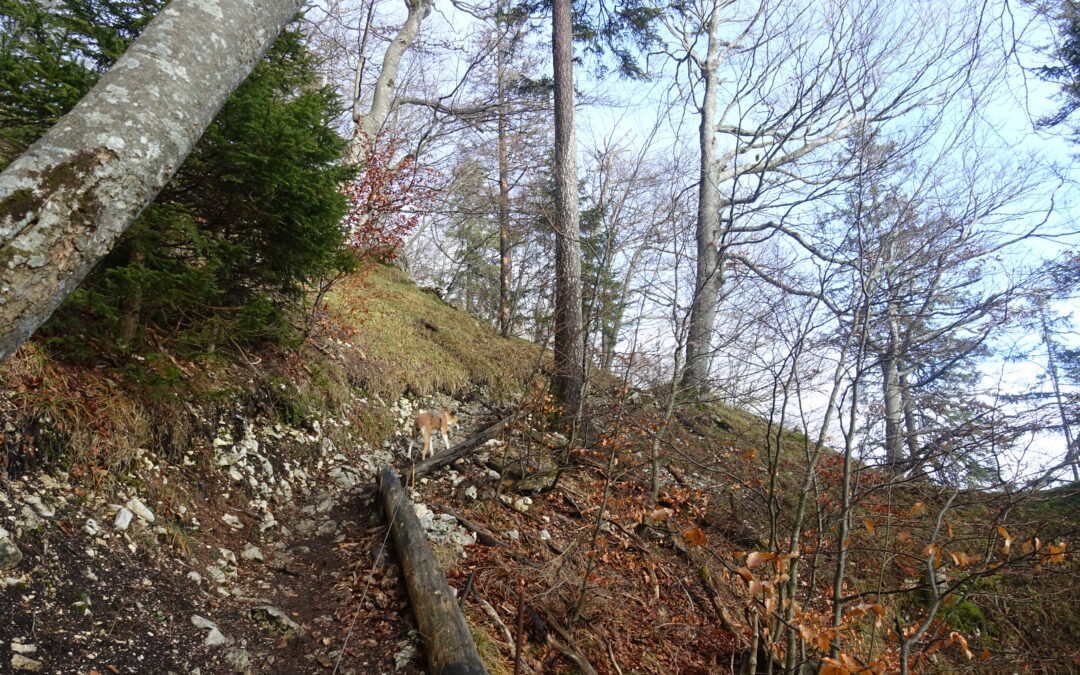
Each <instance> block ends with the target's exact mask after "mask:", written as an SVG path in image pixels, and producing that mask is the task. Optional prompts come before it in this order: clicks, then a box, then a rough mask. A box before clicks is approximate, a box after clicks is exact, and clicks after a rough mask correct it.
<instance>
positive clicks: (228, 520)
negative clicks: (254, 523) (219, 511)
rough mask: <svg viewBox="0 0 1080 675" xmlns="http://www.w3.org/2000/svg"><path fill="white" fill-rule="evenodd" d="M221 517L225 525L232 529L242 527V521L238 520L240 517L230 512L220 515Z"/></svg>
mask: <svg viewBox="0 0 1080 675" xmlns="http://www.w3.org/2000/svg"><path fill="white" fill-rule="evenodd" d="M221 519H222V520H224V521H225V524H226V525H228V526H229V527H231V528H233V529H236V530H240V529H243V527H244V523H242V522H240V519H239V518H237V517H236V516H234V515H233V514H231V513H226V514H225V515H223V516H222V517H221Z"/></svg>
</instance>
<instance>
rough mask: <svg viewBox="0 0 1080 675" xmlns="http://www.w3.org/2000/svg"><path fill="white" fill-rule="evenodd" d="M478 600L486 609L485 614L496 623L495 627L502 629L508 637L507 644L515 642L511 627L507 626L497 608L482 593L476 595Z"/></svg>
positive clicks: (505, 636) (504, 635)
mask: <svg viewBox="0 0 1080 675" xmlns="http://www.w3.org/2000/svg"><path fill="white" fill-rule="evenodd" d="M476 602H477V603H478V604H479V605H480V607H481V608H482V609H483V610H484V614H487V615H488V618H490V619H491V622H492V623H494V624H495V627H496V628H498V629H499V630H500V631H502V634H503V637H504V638H506V644H507V645H512V644H514V636H513V635H512V634H511V633H510V629H509V628H507V627H506V624H505V623H503V620H502V619H500V618H499V613H498V612H496V611H495V608H494V607H492V606H491V603H490V602H488V601H487V600H485V599H484V598H483V597H481V596H480V595H477V596H476Z"/></svg>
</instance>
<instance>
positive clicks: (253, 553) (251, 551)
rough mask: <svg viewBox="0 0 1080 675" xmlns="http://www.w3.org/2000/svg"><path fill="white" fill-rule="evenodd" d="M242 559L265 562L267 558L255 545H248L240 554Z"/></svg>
mask: <svg viewBox="0 0 1080 675" xmlns="http://www.w3.org/2000/svg"><path fill="white" fill-rule="evenodd" d="M240 557H241V558H243V559H244V560H256V561H258V562H263V561H264V560H266V558H264V557H263V553H262V551H260V550H259V547H258V546H256V545H254V544H247V545H245V546H244V550H243V551H241V552H240Z"/></svg>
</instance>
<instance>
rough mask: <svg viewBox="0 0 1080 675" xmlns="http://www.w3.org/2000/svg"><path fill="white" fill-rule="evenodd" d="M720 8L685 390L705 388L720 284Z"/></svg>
mask: <svg viewBox="0 0 1080 675" xmlns="http://www.w3.org/2000/svg"><path fill="white" fill-rule="evenodd" d="M719 15H720V12H719V10H718V8H717V7H715V5H714V7H713V12H712V15H711V16H710V17H709V35H708V40H709V43H708V52H707V54H706V58H705V67H704V69H703V72H702V77H703V78H704V80H705V94H704V96H703V98H702V101H701V108H700V114H701V126H700V127H699V128H698V143H699V146H700V151H701V167H700V169H699V171H698V212H697V280H696V282H695V284H694V298H693V304H692V306H691V308H690V325H689V327H688V333H687V343H686V370H685V371H684V374H683V387H684V388H685V389H687V390H688V391H691V392H701V391H704V390H705V389H707V388H708V379H709V369H710V366H711V364H712V334H713V328H714V326H715V324H716V297H717V295H718V294H719V292H720V288H721V286H722V284H723V268H722V265H721V261H720V248H719V246H720V242H719V230H720V226H719V225H720V186H719V185H718V183H719V179H718V176H717V171H716V169H717V165H716V97H717V89H718V86H719V83H718V78H719V75H718V74H717V69H716V66H717V58H718V56H717V54H718V50H719V45H718V42H717V31H718V26H719V20H720V19H719Z"/></svg>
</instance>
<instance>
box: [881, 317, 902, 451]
mask: <svg viewBox="0 0 1080 675" xmlns="http://www.w3.org/2000/svg"><path fill="white" fill-rule="evenodd" d="M886 311H887V313H888V321H889V343H888V347H887V351H886V353H885V354H884V356H883V358H882V359H881V388H882V389H881V397H882V402H883V404H884V406H885V463H886V464H888V465H889V467H890V468H891V469H892V470H894V471H897V470H899V469H900V467H901V466H902V464H903V461H904V406H903V396H902V394H901V391H900V364H899V360H898V357H897V353H896V352H897V345H898V344H899V340H900V336H899V326H898V325H897V319H896V311H897V310H896V308H894V307H892V306H890V307H889V308H888V309H887V310H886Z"/></svg>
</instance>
